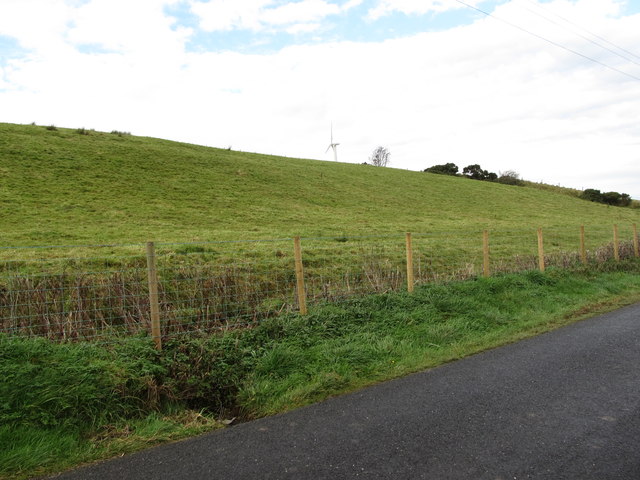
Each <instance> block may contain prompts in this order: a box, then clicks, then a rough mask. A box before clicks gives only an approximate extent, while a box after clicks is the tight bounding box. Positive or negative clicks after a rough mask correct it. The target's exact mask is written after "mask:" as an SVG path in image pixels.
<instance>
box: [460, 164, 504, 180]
mask: <svg viewBox="0 0 640 480" xmlns="http://www.w3.org/2000/svg"><path fill="white" fill-rule="evenodd" d="M462 174H463V175H464V176H465V177H469V178H473V179H474V180H488V181H490V182H494V181H496V180H497V179H498V175H497V174H495V173H493V172H489V171H487V170H483V169H482V167H481V166H480V165H478V164H477V163H475V164H473V165H468V166H466V167H464V168H463V169H462Z"/></svg>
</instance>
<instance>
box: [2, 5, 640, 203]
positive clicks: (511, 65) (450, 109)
mask: <svg viewBox="0 0 640 480" xmlns="http://www.w3.org/2000/svg"><path fill="white" fill-rule="evenodd" d="M464 3H466V4H467V5H464V4H463V3H462V2H459V1H456V0H296V1H293V0H208V1H205V0H0V122H10V123H31V122H36V123H37V124H39V125H49V124H54V125H56V126H59V127H70V128H79V127H85V128H94V129H96V130H101V131H111V130H121V131H128V132H131V133H133V134H134V135H146V136H153V137H160V138H167V139H172V140H179V141H184V142H190V143H197V144H201V145H210V146H216V147H223V148H227V147H231V148H233V149H234V150H242V151H249V152H260V153H270V154H276V155H286V156H292V157H302V158H312V159H320V160H333V155H332V153H331V151H329V152H326V149H327V147H328V145H329V143H330V128H331V124H332V123H333V134H334V141H335V142H339V143H340V145H339V146H338V147H337V148H338V160H339V161H341V162H352V163H362V162H365V161H367V160H368V157H369V155H370V154H371V152H372V151H373V149H374V148H375V147H377V146H378V145H382V146H385V147H387V148H389V150H390V151H391V166H392V167H395V168H403V169H412V170H423V169H425V168H427V167H429V166H431V165H435V164H441V163H447V162H453V163H455V164H457V165H458V166H459V167H460V168H461V169H462V167H464V166H466V165H469V164H473V163H479V164H480V165H482V167H483V168H485V169H488V170H491V171H495V172H498V173H499V172H501V171H505V170H515V171H517V172H519V173H520V175H521V176H522V177H523V178H525V179H527V180H532V181H544V182H546V183H551V184H560V185H563V186H569V187H575V188H581V189H584V188H597V189H600V190H603V191H610V190H615V191H619V192H624V193H629V194H631V195H632V196H633V197H634V198H637V199H640V0H545V1H542V0H499V1H494V0H487V1H480V0H465V1H464ZM473 7H475V9H474V8H473ZM479 10H481V11H479ZM482 11H483V12H486V13H488V14H490V15H486V14H485V13H482ZM0 161H1V160H0Z"/></svg>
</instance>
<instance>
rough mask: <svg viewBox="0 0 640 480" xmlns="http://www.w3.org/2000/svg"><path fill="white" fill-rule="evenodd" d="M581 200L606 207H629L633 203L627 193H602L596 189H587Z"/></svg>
mask: <svg viewBox="0 0 640 480" xmlns="http://www.w3.org/2000/svg"><path fill="white" fill-rule="evenodd" d="M580 198H582V199H583V200H589V201H590V202H597V203H604V204H606V205H613V206H617V207H628V206H630V205H631V203H632V200H631V196H629V195H628V194H626V193H618V192H605V193H602V192H601V191H600V190H596V189H595V188H587V189H586V190H585V191H584V192H582V194H581V195H580Z"/></svg>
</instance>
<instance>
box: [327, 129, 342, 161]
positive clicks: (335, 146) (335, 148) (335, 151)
mask: <svg viewBox="0 0 640 480" xmlns="http://www.w3.org/2000/svg"><path fill="white" fill-rule="evenodd" d="M338 145H340V144H339V143H333V123H332V124H331V143H330V144H329V146H328V147H327V149H326V150H325V152H324V153H327V152H328V151H329V149H330V148H332V149H333V160H334V161H335V162H337V161H338Z"/></svg>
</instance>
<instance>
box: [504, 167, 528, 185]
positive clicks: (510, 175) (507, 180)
mask: <svg viewBox="0 0 640 480" xmlns="http://www.w3.org/2000/svg"><path fill="white" fill-rule="evenodd" d="M498 183H503V184H505V185H517V186H519V187H522V186H524V181H523V180H522V179H521V178H520V174H518V172H515V171H513V170H507V171H506V172H500V176H499V177H498Z"/></svg>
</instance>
